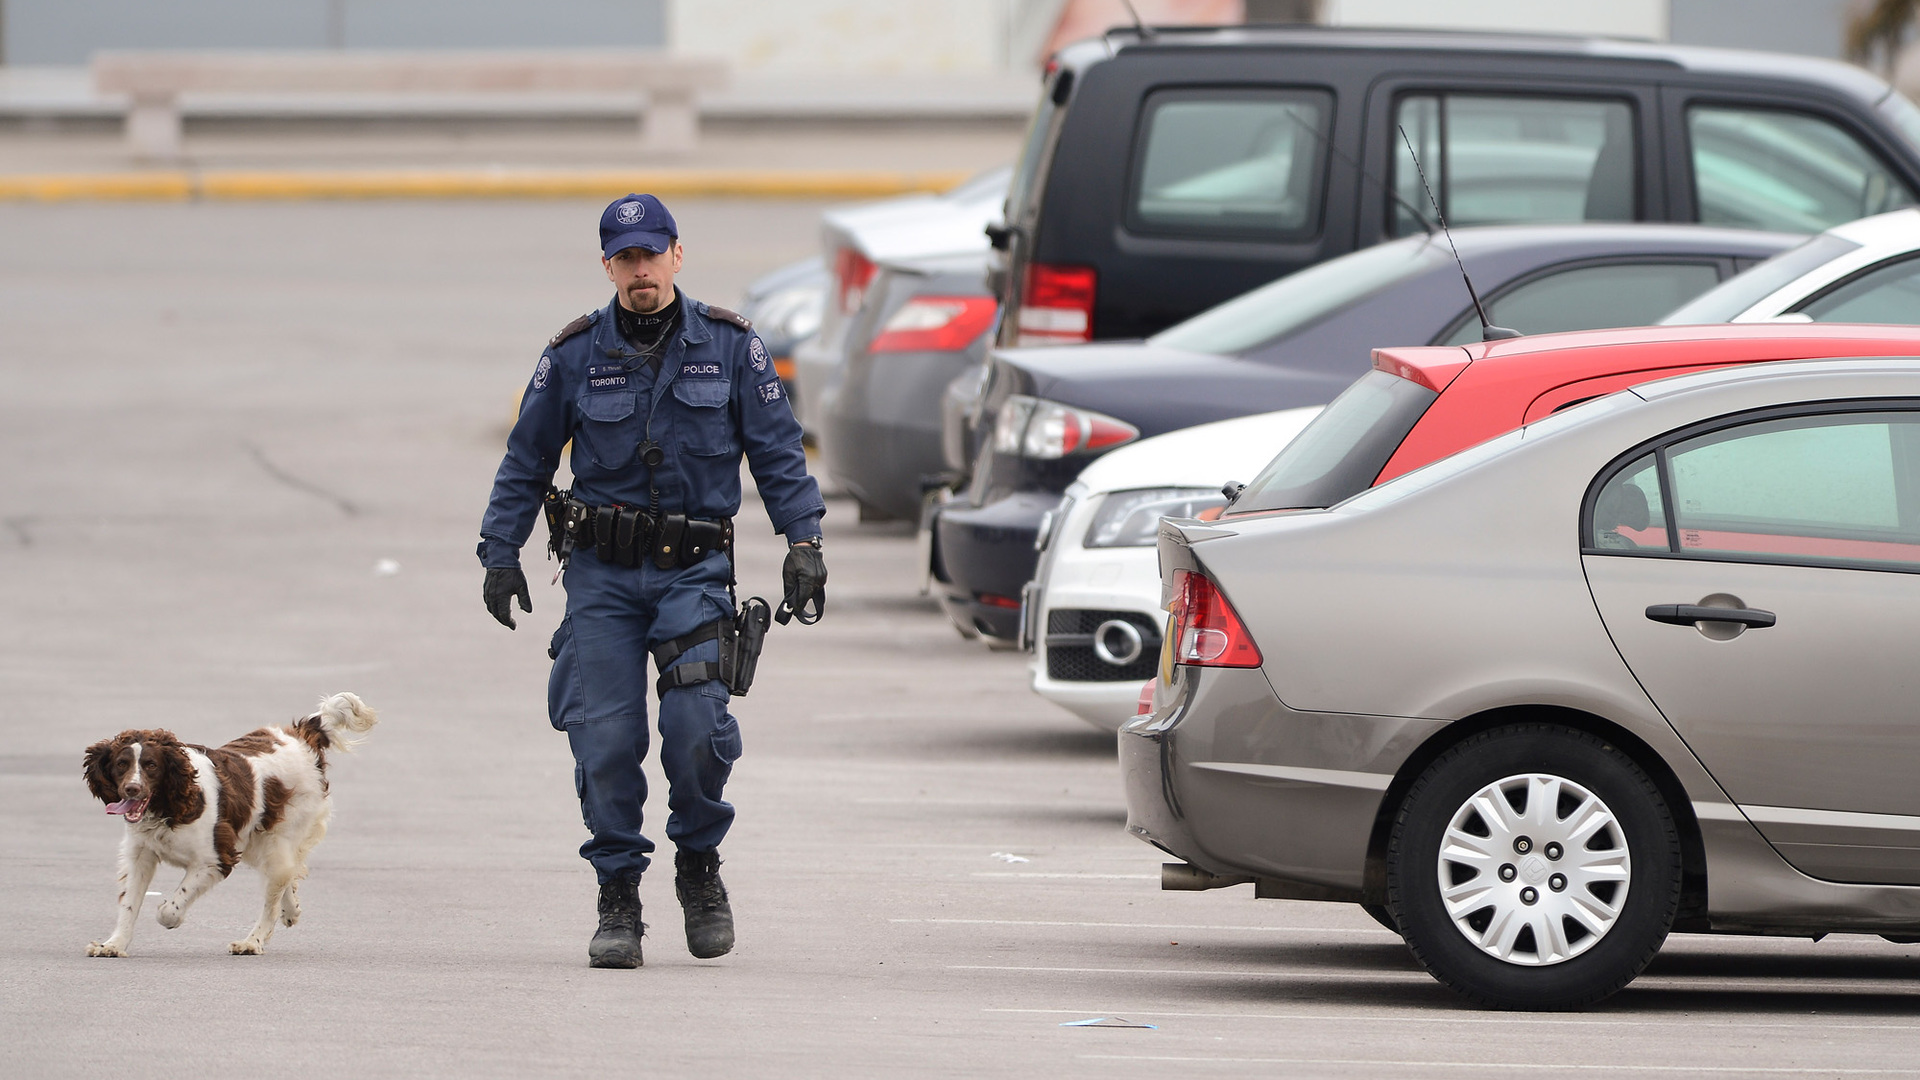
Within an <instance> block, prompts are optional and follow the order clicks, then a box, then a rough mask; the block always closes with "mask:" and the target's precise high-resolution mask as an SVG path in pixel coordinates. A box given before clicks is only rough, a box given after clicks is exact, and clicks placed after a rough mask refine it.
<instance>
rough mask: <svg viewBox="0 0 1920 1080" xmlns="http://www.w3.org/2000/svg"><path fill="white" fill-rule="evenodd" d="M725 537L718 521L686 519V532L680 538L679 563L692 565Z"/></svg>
mask: <svg viewBox="0 0 1920 1080" xmlns="http://www.w3.org/2000/svg"><path fill="white" fill-rule="evenodd" d="M725 538H726V532H725V530H723V529H722V528H721V527H720V523H719V522H717V521H699V520H697V519H693V518H689V519H687V531H686V534H685V535H683V536H682V537H681V538H680V565H681V566H692V565H693V564H694V563H697V562H699V561H700V560H701V559H704V558H706V557H707V556H708V555H709V554H710V553H712V551H713V549H715V548H717V547H719V546H720V544H721V542H722V541H723V540H724V539H725Z"/></svg>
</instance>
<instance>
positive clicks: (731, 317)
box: [707, 304, 753, 330]
mask: <svg viewBox="0 0 1920 1080" xmlns="http://www.w3.org/2000/svg"><path fill="white" fill-rule="evenodd" d="M707 314H709V315H711V316H713V317H714V318H716V319H719V320H720V321H721V322H730V323H732V324H733V325H735V326H737V327H739V328H740V329H742V330H751V329H753V322H752V320H750V319H748V318H747V317H746V316H745V315H742V314H740V313H739V312H737V311H733V310H730V309H728V308H723V307H715V306H714V305H712V304H708V305H707Z"/></svg>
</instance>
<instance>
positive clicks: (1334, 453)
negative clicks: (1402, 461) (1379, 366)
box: [1228, 371, 1440, 514]
mask: <svg viewBox="0 0 1920 1080" xmlns="http://www.w3.org/2000/svg"><path fill="white" fill-rule="evenodd" d="M1439 396H1440V395H1439V394H1437V393H1435V392H1434V391H1432V390H1429V389H1427V388H1426V387H1424V386H1422V385H1420V384H1419V383H1417V382H1414V381H1412V380H1411V379H1403V378H1400V377H1399V376H1398V375H1390V374H1388V373H1387V372H1384V371H1370V372H1368V373H1367V374H1365V375H1363V376H1361V377H1360V380H1359V381H1358V382H1356V383H1354V384H1353V385H1352V386H1349V387H1347V389H1346V391H1345V392H1343V393H1342V394H1341V395H1340V396H1339V397H1337V398H1334V399H1333V403H1332V404H1331V405H1328V406H1327V407H1326V409H1325V410H1324V411H1323V412H1321V414H1320V415H1319V416H1316V417H1314V420H1313V423H1311V424H1308V425H1307V426H1306V428H1305V430H1303V431H1301V432H1300V434H1299V435H1297V436H1295V437H1294V440H1293V441H1292V442H1290V443H1288V444H1287V447H1286V449H1284V450H1282V451H1280V453H1279V454H1278V455H1276V456H1275V457H1274V459H1273V460H1272V461H1270V462H1268V463H1267V467H1266V468H1264V469H1262V470H1260V475H1259V476H1256V477H1254V478H1253V482H1252V483H1250V484H1248V485H1247V488H1246V490H1245V491H1243V492H1241V493H1240V497H1239V498H1238V499H1236V500H1234V502H1233V504H1232V505H1231V506H1229V507H1228V511H1229V512H1230V513H1235V514H1240V513H1251V512H1253V511H1256V510H1292V509H1319V508H1323V507H1328V506H1332V505H1334V504H1335V503H1339V502H1344V501H1345V500H1347V499H1348V498H1351V497H1352V496H1354V495H1358V494H1359V493H1360V492H1362V491H1365V490H1366V489H1367V488H1368V487H1369V486H1370V485H1371V484H1372V483H1373V478H1374V477H1376V476H1379V475H1380V470H1381V469H1384V468H1386V465H1387V459H1389V458H1391V457H1392V456H1393V452H1394V451H1395V450H1397V449H1399V448H1400V443H1401V441H1402V440H1404V439H1405V438H1406V437H1407V432H1409V431H1412V430H1413V425H1414V424H1415V423H1417V422H1418V421H1419V420H1420V417H1421V416H1423V415H1425V414H1426V411H1427V406H1429V405H1432V404H1433V401H1434V399H1435V398H1437V397H1439Z"/></svg>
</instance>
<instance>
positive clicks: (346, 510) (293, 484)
mask: <svg viewBox="0 0 1920 1080" xmlns="http://www.w3.org/2000/svg"><path fill="white" fill-rule="evenodd" d="M240 445H241V446H244V447H246V448H247V453H249V454H252V455H253V460H254V462H255V463H256V464H258V465H259V466H260V468H261V470H262V471H264V472H265V473H266V474H267V475H268V476H271V477H273V478H274V479H275V480H278V481H280V482H281V483H282V484H285V485H286V486H288V487H290V488H292V489H294V490H295V491H301V492H305V493H306V494H308V495H312V496H314V497H316V498H320V499H325V500H326V501H327V502H330V503H332V504H333V505H334V507H335V508H337V509H338V510H339V511H340V512H341V513H343V514H345V515H347V516H348V517H359V516H360V508H359V507H358V506H355V505H354V503H353V501H352V500H351V499H348V498H346V497H345V496H343V495H336V494H334V493H333V492H331V491H328V490H327V489H326V488H323V487H321V486H320V485H318V484H316V483H314V482H312V481H311V480H304V479H302V478H300V477H298V476H295V475H293V474H292V473H290V472H288V471H286V470H285V469H282V468H281V467H280V466H278V465H275V464H274V463H273V461H272V459H270V458H268V457H267V454H266V451H264V450H262V449H260V448H259V447H258V446H255V445H254V444H253V443H250V442H242V443H241V444H240Z"/></svg>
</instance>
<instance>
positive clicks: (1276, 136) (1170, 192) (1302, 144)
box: [1127, 90, 1333, 240]
mask: <svg viewBox="0 0 1920 1080" xmlns="http://www.w3.org/2000/svg"><path fill="white" fill-rule="evenodd" d="M1332 100H1333V99H1332V97H1331V96H1330V95H1328V94H1326V93H1323V92H1319V91H1312V90H1269V91H1228V90H1164V91H1161V92H1159V93H1156V94H1154V95H1153V96H1151V97H1150V98H1148V99H1147V106H1146V109H1145V111H1144V112H1143V114H1142V121H1141V123H1142V127H1141V131H1142V133H1143V137H1142V138H1141V139H1140V141H1139V144H1138V145H1139V147H1140V149H1139V158H1138V160H1137V161H1136V162H1135V165H1134V179H1133V191H1132V193H1131V194H1130V195H1129V197H1128V200H1127V217H1128V219H1129V220H1128V222H1127V224H1128V227H1129V228H1131V229H1133V230H1135V231H1139V232H1175V233H1186V234H1192V233H1231V234H1233V235H1235V236H1246V235H1249V234H1251V235H1255V236H1258V237H1259V238H1261V239H1266V240H1272V239H1304V238H1308V237H1311V236H1313V235H1315V234H1317V233H1318V232H1319V231H1320V183H1321V178H1322V177H1323V176H1324V175H1325V174H1326V155H1325V152H1324V147H1325V145H1326V127H1327V120H1328V117H1329V115H1330V114H1331V112H1332Z"/></svg>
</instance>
